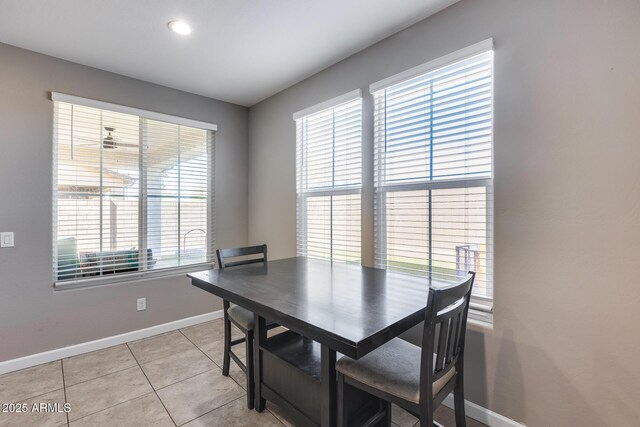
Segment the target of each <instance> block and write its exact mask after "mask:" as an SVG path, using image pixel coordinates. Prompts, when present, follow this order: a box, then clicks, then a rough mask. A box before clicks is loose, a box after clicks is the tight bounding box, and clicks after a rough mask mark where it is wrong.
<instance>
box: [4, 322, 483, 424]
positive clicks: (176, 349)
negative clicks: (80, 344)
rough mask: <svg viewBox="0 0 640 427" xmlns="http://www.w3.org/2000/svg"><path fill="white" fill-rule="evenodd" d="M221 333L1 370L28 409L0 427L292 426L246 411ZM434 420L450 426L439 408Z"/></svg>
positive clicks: (277, 413) (206, 326) (187, 334)
mask: <svg viewBox="0 0 640 427" xmlns="http://www.w3.org/2000/svg"><path fill="white" fill-rule="evenodd" d="M274 332H275V333H277V330H273V331H270V333H274ZM223 336H224V330H223V325H222V320H215V321H212V322H207V323H203V324H200V325H196V326H191V327H188V328H184V329H181V330H178V331H174V332H168V333H165V334H161V335H157V336H154V337H150V338H146V339H143V340H139V341H133V342H130V343H127V344H122V345H117V346H114V347H110V348H107V349H104V350H99V351H95V352H92V353H87V354H83V355H80V356H75V357H71V358H67V359H63V360H58V361H55V362H51V363H47V364H44V365H39V366H35V367H33V368H28V369H24V370H22V371H17V372H12V373H9V374H5V375H2V376H0V404H2V403H26V404H27V405H26V406H27V407H28V408H29V411H28V412H26V413H15V412H14V413H3V412H0V427H8V426H16V427H29V426H51V427H58V426H71V427H76V426H91V427H94V426H135V427H141V426H169V427H170V426H182V425H185V426H190V427H192V426H268V427H271V426H280V427H282V426H283V425H284V426H293V425H294V424H293V423H292V422H291V420H290V417H289V416H288V415H287V414H286V413H285V412H284V411H283V410H281V409H280V408H278V407H277V406H274V405H273V404H271V403H267V410H266V411H264V412H263V413H261V414H258V413H257V412H255V411H249V410H247V408H246V391H245V387H246V383H245V377H244V373H243V372H242V371H241V370H240V368H238V366H237V365H236V364H235V363H233V362H232V364H231V371H230V376H229V377H224V376H223V375H222V369H221V367H222V348H223V341H222V340H223ZM240 336H241V334H240V331H238V330H234V338H237V337H240ZM236 348H238V347H236ZM237 353H238V356H239V357H244V352H243V351H241V350H239V351H237ZM34 403H37V404H41V403H49V404H55V403H58V404H59V405H60V408H61V409H62V405H63V404H64V403H69V404H70V405H71V411H70V412H69V413H64V412H31V411H30V409H31V408H32V405H33V404H34ZM1 409H2V408H0V410H1ZM436 419H437V420H438V422H440V423H441V424H442V425H444V426H453V425H455V422H454V419H453V412H452V411H451V410H450V409H448V408H445V407H441V408H439V409H438V410H437V411H436ZM393 422H394V425H395V426H399V427H409V426H414V425H415V424H416V423H417V420H416V418H414V417H413V416H412V415H410V414H408V413H407V412H405V411H403V410H402V409H400V408H398V407H394V412H393ZM467 425H468V426H469V427H479V426H483V424H480V423H478V422H476V421H474V420H470V419H468V421H467Z"/></svg>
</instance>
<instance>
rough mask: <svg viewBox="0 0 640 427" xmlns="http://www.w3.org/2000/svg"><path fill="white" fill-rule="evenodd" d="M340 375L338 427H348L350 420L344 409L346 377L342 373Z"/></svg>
mask: <svg viewBox="0 0 640 427" xmlns="http://www.w3.org/2000/svg"><path fill="white" fill-rule="evenodd" d="M337 374H338V387H337V388H338V393H337V394H338V417H337V418H338V427H347V426H348V425H349V420H348V419H347V413H346V411H345V409H344V405H345V395H344V375H343V374H342V372H337Z"/></svg>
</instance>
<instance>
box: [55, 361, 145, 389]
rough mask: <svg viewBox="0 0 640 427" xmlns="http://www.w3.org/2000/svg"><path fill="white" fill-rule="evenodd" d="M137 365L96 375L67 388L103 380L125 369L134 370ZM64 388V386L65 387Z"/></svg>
mask: <svg viewBox="0 0 640 427" xmlns="http://www.w3.org/2000/svg"><path fill="white" fill-rule="evenodd" d="M136 366H137V365H131V366H127V367H126V368H122V369H117V370H115V371H111V372H107V373H106V374H102V375H98V376H97V377H93V378H89V379H88V380H83V381H80V382H77V383H73V384H70V385H69V387H68V388H71V387H75V386H77V385H80V384H84V383H88V382H89V381H93V380H97V379H98V378H104V377H106V376H107V375H111V374H117V373H118V372H122V371H126V370H127V369H131V368H135V367H136ZM65 387H66V386H65Z"/></svg>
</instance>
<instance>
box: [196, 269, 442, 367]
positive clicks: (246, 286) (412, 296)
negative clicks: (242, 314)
mask: <svg viewBox="0 0 640 427" xmlns="http://www.w3.org/2000/svg"><path fill="white" fill-rule="evenodd" d="M188 276H189V277H190V278H191V279H192V283H193V285H194V286H197V287H199V288H201V289H203V290H205V291H207V292H210V293H212V294H214V295H217V296H219V297H221V298H224V299H226V300H228V301H230V302H232V303H235V304H238V305H240V306H242V307H245V308H247V309H249V310H251V311H253V312H254V313H256V314H258V315H260V316H262V317H265V318H267V319H269V320H272V321H275V322H277V323H279V324H281V325H282V326H285V327H286V328H288V329H291V330H293V331H295V332H297V333H299V334H301V335H304V336H306V337H308V338H311V339H313V340H314V341H317V342H319V343H321V344H325V345H328V346H329V348H331V349H333V350H336V351H338V352H340V353H343V354H346V355H347V356H349V357H352V358H356V359H357V358H360V357H362V356H364V355H365V354H367V353H369V352H370V351H372V350H374V349H375V348H377V347H379V346H380V345H382V344H384V343H385V342H387V341H389V340H390V339H392V338H394V337H396V336H398V335H399V334H401V333H403V332H405V331H406V330H408V329H409V328H411V327H413V326H415V325H417V324H418V323H420V322H421V321H422V320H424V317H425V309H426V305H427V297H428V292H429V287H430V286H439V285H446V283H445V282H440V281H437V280H435V279H434V280H430V279H428V278H426V277H419V276H414V275H409V274H404V273H399V272H393V271H388V270H382V269H377V268H371V267H363V266H360V265H353V264H344V263H333V264H332V263H331V262H329V261H323V260H315V259H310V258H304V257H297V258H287V259H281V260H277V261H269V262H268V263H266V264H250V265H246V266H240V267H232V268H227V269H225V270H207V271H200V272H197V273H191V274H188Z"/></svg>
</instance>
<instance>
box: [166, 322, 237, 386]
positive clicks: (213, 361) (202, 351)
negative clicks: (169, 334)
mask: <svg viewBox="0 0 640 427" xmlns="http://www.w3.org/2000/svg"><path fill="white" fill-rule="evenodd" d="M178 331H180V333H181V334H182V335H184V337H185V338H186V339H188V340H189V342H190V343H191V344H193V345H194V346H196V348H197V349H198V350H200V352H201V353H202V354H204V355H205V357H206V358H208V359H209V360H211V362H212V363H213V364H214V365H216V366H217V367H218V369H220V370H222V366H220V365H218V364H217V363H216V362H215V360H213V359H212V358H211V357H209V355H208V354H207V353H205V352H204V350H202V349H201V348H200V347H199V346H198V345H197V344H196V343H194V342H193V341H191V339H189V337H188V336H186V335H185V334H184V333H183V332H182V329H178ZM214 342H217V341H214ZM223 357H224V356H223ZM231 361H233V362H234V363H235V360H233V359H231V360H230V361H229V363H231ZM229 371H231V369H229ZM241 371H242V370H241ZM245 375H246V374H245ZM227 378H231V380H233V382H235V383H236V384H237V385H238V386H239V387H240V388H241V389H243V390H244V387H243V386H242V384H240V383H239V382H238V381H236V379H235V378H233V377H232V376H231V372H229V376H228V377H227ZM246 385H247V384H246V378H245V386H246ZM244 392H245V393H248V390H244Z"/></svg>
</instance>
